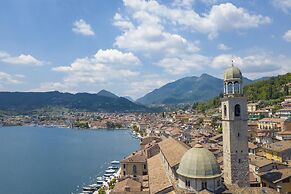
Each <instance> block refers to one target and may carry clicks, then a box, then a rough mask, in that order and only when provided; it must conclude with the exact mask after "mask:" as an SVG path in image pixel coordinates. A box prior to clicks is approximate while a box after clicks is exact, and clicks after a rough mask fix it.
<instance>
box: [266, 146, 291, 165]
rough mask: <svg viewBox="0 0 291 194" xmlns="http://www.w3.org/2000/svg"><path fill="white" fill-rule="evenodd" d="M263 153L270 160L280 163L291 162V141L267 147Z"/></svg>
mask: <svg viewBox="0 0 291 194" xmlns="http://www.w3.org/2000/svg"><path fill="white" fill-rule="evenodd" d="M262 151H263V153H264V156H265V157H266V158H267V159H269V160H275V161H279V162H285V161H288V160H291V141H278V142H275V143H271V144H268V145H265V146H264V147H263V149H262Z"/></svg>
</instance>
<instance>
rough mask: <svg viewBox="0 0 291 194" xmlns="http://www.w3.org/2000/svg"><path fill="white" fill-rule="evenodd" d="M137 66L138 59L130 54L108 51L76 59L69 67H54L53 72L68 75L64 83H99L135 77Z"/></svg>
mask: <svg viewBox="0 0 291 194" xmlns="http://www.w3.org/2000/svg"><path fill="white" fill-rule="evenodd" d="M139 66H141V64H140V61H139V59H138V58H137V57H136V56H134V55H133V54H132V53H130V52H128V53H122V52H120V51H118V50H115V49H108V50H99V51H98V52H97V53H96V54H95V55H94V56H92V57H85V58H80V59H76V60H75V61H74V62H73V63H72V64H71V65H69V66H60V67H55V68H53V70H54V71H58V72H64V73H67V74H68V76H67V77H65V79H64V82H65V83H69V84H72V83H81V82H83V83H98V82H99V83H100V82H111V81H120V80H124V79H128V78H131V77H135V76H137V75H139V72H137V71H135V70H134V69H135V68H137V67H139Z"/></svg>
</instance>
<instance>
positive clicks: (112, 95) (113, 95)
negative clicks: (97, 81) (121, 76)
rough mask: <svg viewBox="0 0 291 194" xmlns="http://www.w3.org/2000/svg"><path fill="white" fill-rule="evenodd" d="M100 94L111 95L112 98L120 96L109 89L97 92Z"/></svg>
mask: <svg viewBox="0 0 291 194" xmlns="http://www.w3.org/2000/svg"><path fill="white" fill-rule="evenodd" d="M97 95H98V96H105V97H110V98H119V96H117V95H115V94H113V93H111V92H109V91H107V90H104V89H103V90H100V91H99V92H98V93H97Z"/></svg>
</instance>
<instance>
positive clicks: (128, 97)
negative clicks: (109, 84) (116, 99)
mask: <svg viewBox="0 0 291 194" xmlns="http://www.w3.org/2000/svg"><path fill="white" fill-rule="evenodd" d="M123 98H126V99H127V100H129V101H131V102H134V100H133V99H132V98H131V97H130V96H124V97H123Z"/></svg>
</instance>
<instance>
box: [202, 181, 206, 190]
mask: <svg viewBox="0 0 291 194" xmlns="http://www.w3.org/2000/svg"><path fill="white" fill-rule="evenodd" d="M203 189H207V182H202V190H203Z"/></svg>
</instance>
